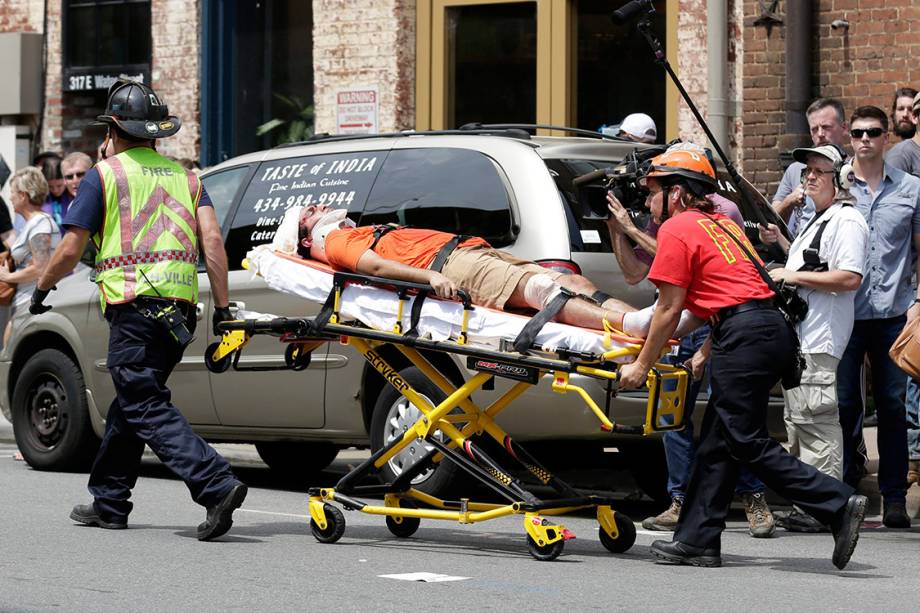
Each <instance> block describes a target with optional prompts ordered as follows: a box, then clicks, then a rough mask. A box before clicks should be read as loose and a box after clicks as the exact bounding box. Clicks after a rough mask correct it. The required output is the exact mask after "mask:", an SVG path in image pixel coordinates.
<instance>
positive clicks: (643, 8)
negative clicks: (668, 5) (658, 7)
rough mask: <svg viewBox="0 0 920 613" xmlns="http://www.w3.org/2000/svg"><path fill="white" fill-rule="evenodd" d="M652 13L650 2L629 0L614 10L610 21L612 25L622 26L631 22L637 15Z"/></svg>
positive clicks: (653, 9)
mask: <svg viewBox="0 0 920 613" xmlns="http://www.w3.org/2000/svg"><path fill="white" fill-rule="evenodd" d="M654 11H655V7H654V6H653V4H652V0H631V1H630V2H627V3H626V4H624V5H623V6H621V7H620V8H618V9H617V10H615V11H614V12H613V14H612V15H611V16H610V19H612V20H613V23H616V24H623V23H627V22H629V21H632V19H633V18H634V17H635V16H636V15H638V14H639V13H643V12H645V13H653V12H654Z"/></svg>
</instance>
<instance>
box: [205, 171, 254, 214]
mask: <svg viewBox="0 0 920 613" xmlns="http://www.w3.org/2000/svg"><path fill="white" fill-rule="evenodd" d="M248 172H249V166H238V167H236V168H231V169H229V170H222V171H220V172H215V173H214V174H210V175H208V176H206V177H202V178H201V182H202V183H203V184H204V189H205V191H207V192H208V196H209V197H210V198H211V202H212V203H213V204H214V213H215V214H217V221H218V222H219V223H220V224H221V226H223V224H224V219H226V218H227V213H228V212H229V211H230V205H232V204H233V199H234V198H235V197H236V193H237V191H239V189H240V183H242V182H243V179H245V178H246V174H247V173H248Z"/></svg>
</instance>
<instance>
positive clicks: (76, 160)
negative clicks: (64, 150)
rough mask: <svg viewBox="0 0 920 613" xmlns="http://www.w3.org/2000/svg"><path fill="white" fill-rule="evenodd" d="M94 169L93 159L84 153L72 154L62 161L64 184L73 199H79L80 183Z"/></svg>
mask: <svg viewBox="0 0 920 613" xmlns="http://www.w3.org/2000/svg"><path fill="white" fill-rule="evenodd" d="M92 167H93V159H92V158H91V157H89V156H88V155H86V154H85V153H83V152H82V151H77V152H75V153H71V154H70V155H68V156H67V157H65V158H64V159H63V160H62V161H61V173H62V174H63V175H64V184H65V185H66V186H67V191H68V192H70V196H71V198H76V197H77V189H79V187H80V182H81V181H82V180H83V177H85V176H86V173H87V172H89V169H90V168H92Z"/></svg>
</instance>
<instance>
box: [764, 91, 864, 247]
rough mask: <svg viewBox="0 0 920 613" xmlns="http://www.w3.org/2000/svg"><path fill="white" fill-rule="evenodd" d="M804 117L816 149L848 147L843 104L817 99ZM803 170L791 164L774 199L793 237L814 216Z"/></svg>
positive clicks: (813, 207) (795, 163)
mask: <svg viewBox="0 0 920 613" xmlns="http://www.w3.org/2000/svg"><path fill="white" fill-rule="evenodd" d="M805 117H806V118H807V119H808V130H809V132H810V133H811V140H812V144H813V145H814V146H815V147H821V146H822V145H837V146H838V147H842V146H843V145H845V144H846V141H847V120H846V115H845V114H844V110H843V104H842V103H841V102H840V101H839V100H837V99H835V98H818V99H817V100H815V101H814V102H812V103H811V104H810V105H809V106H808V109H806V111H805ZM804 167H805V165H804V164H802V163H801V162H793V163H792V164H790V165H789V167H788V168H787V169H786V172H785V173H784V174H783V178H782V180H781V181H780V183H779V187H778V188H777V189H776V194H774V196H773V209H774V210H775V211H776V212H777V214H779V216H780V217H782V218H783V221H785V222H786V224H787V225H788V227H789V232H790V233H791V234H792V235H793V236H795V235H796V233H797V232H798V231H799V229H800V228H804V227H805V226H806V225H807V224H808V222H809V220H810V219H811V218H812V217H813V216H814V214H815V205H814V202H812V201H811V199H810V198H809V197H808V196H806V194H805V188H804V186H803V185H802V169H803V168H804Z"/></svg>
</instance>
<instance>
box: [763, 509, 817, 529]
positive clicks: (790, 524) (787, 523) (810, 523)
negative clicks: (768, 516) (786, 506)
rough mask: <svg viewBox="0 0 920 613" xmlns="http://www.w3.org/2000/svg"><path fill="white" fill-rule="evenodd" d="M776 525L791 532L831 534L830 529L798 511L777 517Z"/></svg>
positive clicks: (794, 510)
mask: <svg viewBox="0 0 920 613" xmlns="http://www.w3.org/2000/svg"><path fill="white" fill-rule="evenodd" d="M776 525H777V526H779V527H780V528H785V529H786V530H788V531H789V532H811V533H815V532H830V528H828V527H827V526H825V525H824V524H822V523H821V522H819V521H818V520H817V519H815V518H814V517H812V516H811V515H809V514H808V513H803V512H802V511H799V510H798V509H793V510H791V511H790V512H789V513H787V514H786V515H782V516H780V515H777V516H776Z"/></svg>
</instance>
